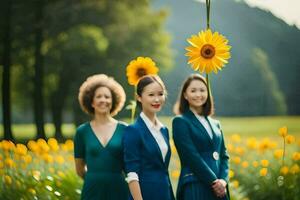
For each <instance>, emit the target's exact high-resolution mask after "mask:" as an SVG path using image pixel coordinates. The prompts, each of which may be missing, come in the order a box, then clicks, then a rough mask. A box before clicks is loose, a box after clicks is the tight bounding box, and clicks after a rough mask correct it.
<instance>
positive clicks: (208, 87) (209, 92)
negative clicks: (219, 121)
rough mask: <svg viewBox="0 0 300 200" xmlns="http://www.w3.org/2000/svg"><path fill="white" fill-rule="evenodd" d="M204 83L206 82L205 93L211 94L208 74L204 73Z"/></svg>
mask: <svg viewBox="0 0 300 200" xmlns="http://www.w3.org/2000/svg"><path fill="white" fill-rule="evenodd" d="M206 83H207V93H208V95H209V96H211V95H212V94H211V89H210V82H209V75H208V74H206Z"/></svg>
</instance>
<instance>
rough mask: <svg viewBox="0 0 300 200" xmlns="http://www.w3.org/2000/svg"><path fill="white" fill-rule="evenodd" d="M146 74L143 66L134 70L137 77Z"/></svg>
mask: <svg viewBox="0 0 300 200" xmlns="http://www.w3.org/2000/svg"><path fill="white" fill-rule="evenodd" d="M146 74H147V73H146V70H145V68H138V69H137V70H136V75H137V76H138V77H142V76H145V75H146Z"/></svg>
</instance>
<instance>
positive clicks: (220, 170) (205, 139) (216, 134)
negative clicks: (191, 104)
mask: <svg viewBox="0 0 300 200" xmlns="http://www.w3.org/2000/svg"><path fill="white" fill-rule="evenodd" d="M206 119H207V120H208V122H209V125H210V127H211V129H212V132H213V138H212V139H211V138H210V136H209V134H208V133H207V131H206V129H205V128H204V126H203V125H202V124H201V123H200V122H199V120H198V119H197V118H196V116H195V115H194V113H193V112H191V111H190V110H189V109H188V110H187V111H186V112H185V113H183V114H182V115H179V116H176V117H175V118H174V119H173V122H172V127H173V139H174V143H175V146H176V149H177V151H178V154H179V158H180V162H181V173H180V177H179V182H178V188H177V195H176V196H177V199H181V192H182V190H183V188H184V185H185V184H188V183H192V182H198V183H200V187H202V188H201V191H203V192H204V193H207V197H209V196H213V193H212V188H211V184H212V182H213V181H214V180H216V179H224V180H225V181H226V182H227V183H228V160H229V156H228V154H227V151H226V147H225V144H224V138H223V134H222V131H221V128H220V123H219V121H217V120H214V119H212V118H210V117H206ZM214 152H217V153H218V159H216V158H214V156H213V154H214ZM227 194H228V196H227V197H226V198H224V199H229V191H228V188H227ZM209 199H210V198H209Z"/></svg>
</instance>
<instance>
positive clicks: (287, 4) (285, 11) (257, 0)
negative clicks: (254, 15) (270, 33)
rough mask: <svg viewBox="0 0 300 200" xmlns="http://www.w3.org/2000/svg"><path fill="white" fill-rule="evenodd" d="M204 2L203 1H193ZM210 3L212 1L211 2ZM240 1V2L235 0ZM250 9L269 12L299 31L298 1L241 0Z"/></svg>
mask: <svg viewBox="0 0 300 200" xmlns="http://www.w3.org/2000/svg"><path fill="white" fill-rule="evenodd" d="M195 1H200V2H205V0H195ZM211 1H212V0H211ZM236 1H242V0H236ZM243 1H245V2H246V3H248V5H249V6H251V7H258V8H261V9H263V10H268V11H270V12H271V13H272V14H273V15H275V16H276V17H278V18H280V19H282V20H284V21H285V22H286V23H287V24H289V25H296V26H297V27H298V28H299V29H300V0H243Z"/></svg>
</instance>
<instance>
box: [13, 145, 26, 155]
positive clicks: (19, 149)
mask: <svg viewBox="0 0 300 200" xmlns="http://www.w3.org/2000/svg"><path fill="white" fill-rule="evenodd" d="M15 153H16V154H18V155H22V156H24V155H26V154H27V147H26V146H25V145H24V144H17V146H16V148H15Z"/></svg>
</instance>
